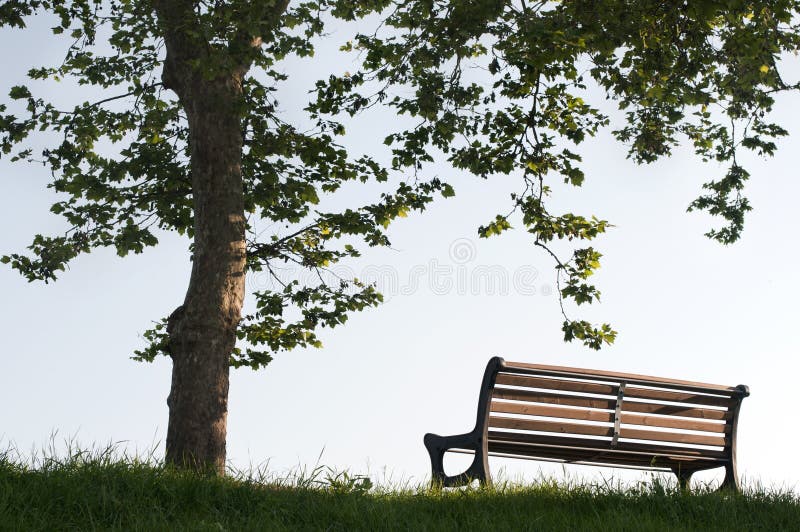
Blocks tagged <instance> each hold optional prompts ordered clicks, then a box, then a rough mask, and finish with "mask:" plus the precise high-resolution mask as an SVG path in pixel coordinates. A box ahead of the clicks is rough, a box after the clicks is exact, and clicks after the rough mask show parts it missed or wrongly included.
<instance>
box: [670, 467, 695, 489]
mask: <svg viewBox="0 0 800 532" xmlns="http://www.w3.org/2000/svg"><path fill="white" fill-rule="evenodd" d="M672 472H673V473H675V476H676V477H678V488H679V489H680V490H681V491H687V492H688V491H691V489H692V475H694V471H688V470H686V469H673V470H672Z"/></svg>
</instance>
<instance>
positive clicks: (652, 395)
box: [625, 386, 733, 408]
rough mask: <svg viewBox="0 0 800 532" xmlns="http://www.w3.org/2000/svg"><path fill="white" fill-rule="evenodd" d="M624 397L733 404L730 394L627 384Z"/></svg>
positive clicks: (701, 403) (707, 403)
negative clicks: (702, 392) (725, 395)
mask: <svg viewBox="0 0 800 532" xmlns="http://www.w3.org/2000/svg"><path fill="white" fill-rule="evenodd" d="M625 397H628V398H635V399H655V400H657V401H669V402H672V403H692V404H696V405H704V406H724V407H725V408H727V407H729V406H731V404H733V399H731V397H730V396H727V397H722V396H716V395H705V394H698V393H691V392H673V391H669V390H654V389H652V388H640V387H638V386H627V387H626V388H625Z"/></svg>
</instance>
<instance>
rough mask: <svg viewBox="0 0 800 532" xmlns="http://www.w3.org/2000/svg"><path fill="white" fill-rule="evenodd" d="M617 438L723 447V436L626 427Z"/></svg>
mask: <svg viewBox="0 0 800 532" xmlns="http://www.w3.org/2000/svg"><path fill="white" fill-rule="evenodd" d="M619 437H620V438H629V439H632V440H653V441H663V442H672V443H689V444H692V445H715V446H718V447H724V446H725V437H724V436H706V435H703V434H685V433H679V432H662V431H658V430H642V429H631V428H626V427H623V428H621V429H620V431H619Z"/></svg>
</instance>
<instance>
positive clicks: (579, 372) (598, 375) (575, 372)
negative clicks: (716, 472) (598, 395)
mask: <svg viewBox="0 0 800 532" xmlns="http://www.w3.org/2000/svg"><path fill="white" fill-rule="evenodd" d="M513 370H520V372H521V373H526V374H535V375H549V376H562V375H563V376H574V377H578V378H585V379H587V380H606V381H620V380H624V381H626V382H628V383H636V384H644V385H655V386H663V387H665V388H677V389H687V390H693V391H709V392H711V393H714V392H723V393H725V394H730V395H738V394H739V393H740V392H739V391H738V390H737V389H736V387H734V386H721V385H719V384H709V383H706V382H695V381H687V380H681V379H664V378H661V377H654V376H652V375H637V374H635V373H620V372H616V371H600V370H593V369H585V368H572V367H567V366H550V365H546V364H527V363H524V362H509V361H506V362H505V366H504V367H503V368H502V369H501V371H513Z"/></svg>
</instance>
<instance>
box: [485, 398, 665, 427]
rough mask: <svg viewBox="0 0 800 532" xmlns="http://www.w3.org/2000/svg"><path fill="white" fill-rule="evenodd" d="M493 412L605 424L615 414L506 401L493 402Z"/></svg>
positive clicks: (611, 420) (612, 419)
mask: <svg viewBox="0 0 800 532" xmlns="http://www.w3.org/2000/svg"><path fill="white" fill-rule="evenodd" d="M491 411H492V412H502V413H504V414H524V415H527V416H543V417H557V418H564V419H580V420H583V421H603V422H605V423H611V422H613V421H614V414H613V413H612V412H604V411H602V410H590V409H585V408H567V407H558V406H545V405H539V404H536V403H528V404H522V403H507V402H505V401H492V405H491ZM630 415H633V414H630ZM651 417H652V416H651Z"/></svg>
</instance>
